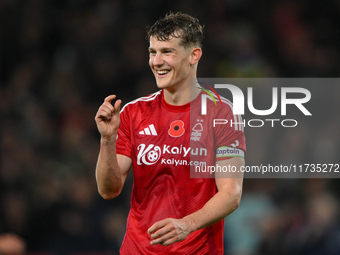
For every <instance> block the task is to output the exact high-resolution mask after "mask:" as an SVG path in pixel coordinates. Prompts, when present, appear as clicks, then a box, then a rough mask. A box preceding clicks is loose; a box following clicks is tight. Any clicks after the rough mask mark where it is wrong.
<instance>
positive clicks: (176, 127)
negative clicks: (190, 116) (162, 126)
mask: <svg viewBox="0 0 340 255" xmlns="http://www.w3.org/2000/svg"><path fill="white" fill-rule="evenodd" d="M184 131H185V129H184V122H183V121H181V120H175V121H173V122H172V123H171V124H170V128H169V131H168V133H169V135H170V136H172V137H180V136H181V135H183V134H184Z"/></svg>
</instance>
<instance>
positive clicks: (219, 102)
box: [201, 91, 233, 113]
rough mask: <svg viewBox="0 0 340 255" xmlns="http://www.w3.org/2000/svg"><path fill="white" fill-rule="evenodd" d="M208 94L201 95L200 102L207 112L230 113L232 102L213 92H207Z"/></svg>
mask: <svg viewBox="0 0 340 255" xmlns="http://www.w3.org/2000/svg"><path fill="white" fill-rule="evenodd" d="M209 92H210V94H206V93H203V94H202V100H201V101H202V102H203V101H205V102H206V104H207V107H208V109H209V110H212V111H213V112H215V113H217V112H220V113H232V111H233V104H232V102H231V101H230V100H229V99H227V98H225V97H223V96H220V95H218V94H215V93H214V92H213V91H209Z"/></svg>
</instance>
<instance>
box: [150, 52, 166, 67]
mask: <svg viewBox="0 0 340 255" xmlns="http://www.w3.org/2000/svg"><path fill="white" fill-rule="evenodd" d="M152 63H153V65H155V66H161V65H163V63H164V60H163V58H162V55H161V54H159V53H157V54H156V55H155V56H154V58H153V61H152Z"/></svg>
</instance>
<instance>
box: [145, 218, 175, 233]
mask: <svg viewBox="0 0 340 255" xmlns="http://www.w3.org/2000/svg"><path fill="white" fill-rule="evenodd" d="M169 222H170V220H169V219H165V220H161V221H158V222H156V223H155V224H153V225H152V226H151V227H150V228H149V229H148V234H151V233H153V232H155V231H156V230H157V229H160V228H162V227H164V226H165V225H166V224H168V223H169Z"/></svg>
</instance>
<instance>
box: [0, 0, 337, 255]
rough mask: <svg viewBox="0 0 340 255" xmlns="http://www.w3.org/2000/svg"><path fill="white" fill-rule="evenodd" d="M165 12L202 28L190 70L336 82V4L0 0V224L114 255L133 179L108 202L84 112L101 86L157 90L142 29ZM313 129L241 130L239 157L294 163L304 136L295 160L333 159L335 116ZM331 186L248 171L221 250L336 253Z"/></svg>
mask: <svg viewBox="0 0 340 255" xmlns="http://www.w3.org/2000/svg"><path fill="white" fill-rule="evenodd" d="M169 11H173V12H177V11H181V12H187V13H189V14H192V15H194V16H196V17H198V18H199V20H200V21H201V23H203V24H204V25H205V39H204V42H203V45H204V46H203V57H202V59H201V61H200V64H199V70H198V75H199V76H200V77H220V78H223V77H233V78H238V77H240V78H241V77H242V78H245V77H251V78H254V77H339V74H340V65H339V57H340V56H339V53H340V48H339V45H340V32H339V26H338V24H339V23H340V22H339V19H340V2H339V1H335V0H333V1H332V0H329V1H321V0H317V1H307V0H297V1H273V0H261V1H250V0H224V1H222V0H212V1H193V0H190V1H164V2H163V1H155V0H150V1H142V0H124V1H122V0H101V1H87V0H69V1H66V0H50V1H44V0H29V1H27V0H1V1H0V123H1V124H0V232H1V233H9V232H11V233H15V234H17V235H19V236H21V237H23V238H24V239H25V241H26V245H27V252H29V253H35V252H55V253H62V252H66V253H67V252H108V253H112V254H118V249H119V246H120V244H121V241H122V238H123V235H124V231H125V225H126V218H127V213H128V209H129V202H130V190H131V185H132V177H131V176H130V177H129V179H128V181H127V184H126V186H125V187H124V191H123V193H122V194H121V195H120V196H119V197H118V198H116V199H114V200H111V201H105V200H103V199H102V198H101V197H100V196H99V195H98V194H97V190H96V183H95V177H94V176H95V175H94V169H95V164H96V159H97V155H98V150H99V138H100V137H99V134H98V132H97V130H96V126H95V122H94V116H95V113H96V111H97V109H98V107H99V106H100V104H101V103H102V102H103V99H104V98H105V97H106V96H107V95H109V94H112V93H115V94H117V95H118V97H119V98H121V99H122V100H123V103H127V102H128V101H130V100H132V99H135V98H136V97H140V96H144V95H147V94H149V93H151V92H154V91H156V90H157V87H156V85H155V82H154V78H153V75H152V73H151V71H150V69H149V66H148V49H147V47H148V42H147V41H146V39H145V36H146V35H145V27H146V26H147V25H152V24H153V23H154V22H155V21H156V20H157V19H158V18H159V17H161V16H164V14H165V13H167V12H169ZM318 93H319V97H321V96H322V98H323V100H335V99H337V96H338V95H339V94H340V90H339V88H338V87H334V88H332V90H326V89H325V88H323V87H322V84H321V85H320V89H319V91H318ZM312 96H313V95H312ZM335 101H336V100H335ZM315 102H317V103H318V104H320V102H322V100H321V101H320V100H318V101H315ZM312 107H314V109H317V108H318V107H319V105H314V106H312ZM320 125H321V129H319V130H318V132H316V131H313V130H314V129H313V127H310V129H308V128H296V129H294V130H290V131H289V132H285V131H284V130H282V132H279V133H273V132H271V130H266V132H265V131H264V130H262V131H261V134H258V133H256V131H254V130H253V129H246V136H247V141H248V143H249V144H250V147H249V148H248V155H247V158H248V159H247V160H248V161H247V162H248V163H249V162H251V164H253V165H255V164H257V163H261V161H262V160H268V159H270V162H274V163H276V164H278V165H279V164H280V163H286V162H291V163H294V160H295V159H296V158H299V159H301V157H305V155H306V154H304V151H305V150H306V149H307V148H306V147H307V146H310V144H311V142H310V141H313V143H312V144H313V145H315V148H322V150H321V149H320V150H316V151H315V154H308V155H309V156H307V157H306V158H304V162H305V163H309V161H310V160H314V161H315V159H316V158H315V157H319V161H323V160H326V161H327V162H333V163H339V159H338V156H339V127H340V125H339V116H338V114H337V111H335V110H334V109H333V110H332V111H325V112H324V120H323V122H322V123H320ZM287 141H289V143H287ZM306 141H308V143H307V142H306ZM283 144H284V146H282V145H283ZM287 144H288V145H287ZM254 145H257V147H255V146H254ZM261 148H262V149H261ZM321 152H322V153H323V154H322V153H321ZM311 157H312V158H311ZM319 163H325V162H319ZM338 184H339V181H338V180H337V179H334V180H332V179H272V180H268V179H267V180H260V179H246V180H245V182H244V195H243V199H242V202H241V206H240V208H239V209H238V211H237V213H235V214H234V215H231V216H230V220H227V223H226V229H225V232H226V254H232V255H248V254H249V255H250V254H339V252H340V248H339V246H340V245H339V242H340V241H339V240H340V231H339V230H340V228H339V224H338V223H339V213H338V211H339V210H338V206H339V201H338V196H339V191H340V189H339V186H338Z"/></svg>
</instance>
